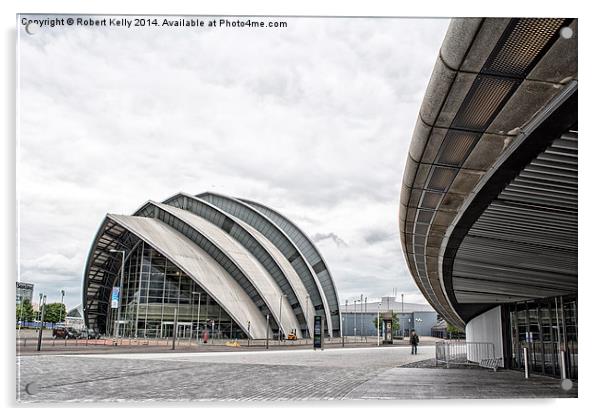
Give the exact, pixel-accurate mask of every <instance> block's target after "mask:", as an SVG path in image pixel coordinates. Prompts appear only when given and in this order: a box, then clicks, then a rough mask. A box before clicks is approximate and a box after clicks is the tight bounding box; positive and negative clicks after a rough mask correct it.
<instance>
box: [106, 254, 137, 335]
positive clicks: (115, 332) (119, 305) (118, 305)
mask: <svg viewBox="0 0 602 416" xmlns="http://www.w3.org/2000/svg"><path fill="white" fill-rule="evenodd" d="M109 251H110V252H111V253H121V276H120V278H119V298H118V299H117V321H115V329H114V330H113V337H115V338H119V324H120V323H121V298H122V296H123V293H122V290H123V268H124V265H125V250H115V249H113V248H112V249H111V250H109ZM136 329H138V328H136Z"/></svg>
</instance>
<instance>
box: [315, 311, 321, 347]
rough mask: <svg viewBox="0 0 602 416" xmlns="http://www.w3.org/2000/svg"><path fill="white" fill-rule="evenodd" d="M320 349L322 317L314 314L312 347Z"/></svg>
mask: <svg viewBox="0 0 602 416" xmlns="http://www.w3.org/2000/svg"><path fill="white" fill-rule="evenodd" d="M316 348H320V349H322V317H321V316H318V315H316V316H314V349H316Z"/></svg>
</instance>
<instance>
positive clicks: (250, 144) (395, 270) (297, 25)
mask: <svg viewBox="0 0 602 416" xmlns="http://www.w3.org/2000/svg"><path fill="white" fill-rule="evenodd" d="M288 22H289V27H288V28H287V29H279V30H263V31H261V30H229V31H224V30H184V29H179V30H164V29H159V30H142V29H137V30H105V29H102V28H101V29H79V30H76V29H74V28H55V29H54V30H41V31H40V32H39V33H38V34H36V35H34V36H25V37H24V35H23V34H22V35H21V38H20V47H19V69H20V73H19V77H20V120H19V128H20V141H19V145H20V146H19V151H20V158H19V160H18V193H19V209H20V224H19V226H20V248H21V251H20V253H21V256H20V267H21V273H22V275H21V278H22V280H26V279H29V280H31V281H32V282H33V283H35V284H36V285H37V288H39V289H41V290H48V291H57V290H58V289H57V286H59V285H70V287H71V288H72V292H73V293H68V301H70V302H71V303H72V304H74V303H77V302H79V300H80V297H81V293H80V292H79V291H80V290H81V281H82V275H81V274H82V271H83V267H84V263H85V260H86V256H87V254H88V250H89V248H90V244H91V243H92V239H93V237H94V235H95V233H96V229H97V227H98V225H99V224H100V222H101V220H102V218H103V216H104V215H105V213H106V212H115V213H124V214H125V213H131V212H133V211H134V210H135V209H136V208H137V207H138V206H140V205H141V204H142V203H143V202H144V201H146V200H148V199H153V200H162V199H164V198H166V197H168V196H170V195H172V194H174V193H176V192H178V191H186V192H189V193H200V192H203V191H205V190H215V191H219V192H222V193H225V194H229V195H233V196H240V197H246V198H249V199H254V200H257V201H260V202H262V203H265V204H266V205H268V206H273V207H274V208H276V209H277V210H279V211H281V212H283V213H284V214H286V215H287V216H289V217H290V218H291V219H292V220H294V221H295V222H297V223H298V224H299V225H300V226H301V228H303V229H304V231H305V232H306V233H307V234H308V235H336V236H338V237H339V238H341V239H342V240H343V241H345V242H346V244H347V245H336V244H331V243H332V240H322V241H319V243H318V245H319V247H320V249H321V250H322V251H323V254H324V255H325V257H326V260H327V262H328V264H329V268H330V270H331V272H332V273H333V275H334V278H335V283H336V285H337V288H338V290H339V292H340V296H341V298H342V299H345V298H348V297H351V296H354V295H359V293H360V292H361V291H364V292H366V293H364V294H367V295H369V296H372V297H378V296H381V295H385V294H389V293H391V292H392V290H393V288H394V287H396V288H398V291H399V292H401V291H405V293H408V296H410V297H412V296H415V297H418V298H420V295H419V292H418V291H417V288H416V286H415V284H414V282H413V281H412V279H411V277H410V276H409V273H408V271H407V270H406V266H405V261H404V259H403V254H402V252H401V248H400V245H399V235H398V231H397V210H398V206H397V204H398V200H399V185H400V182H401V176H402V173H403V166H404V162H405V158H406V155H407V148H408V144H409V140H410V137H411V133H412V130H413V127H414V122H415V119H416V115H417V112H418V108H419V106H420V103H421V100H422V94H423V93H424V89H425V87H426V84H427V82H428V79H429V77H430V73H431V71H432V67H433V64H434V62H435V59H436V56H437V53H438V49H439V46H440V44H441V41H442V39H443V36H444V33H445V29H446V27H447V24H448V22H447V21H446V20H443V19H431V20H425V19H424V20H423V19H316V18H314V19H308V18H299V19H288ZM318 240H319V239H318Z"/></svg>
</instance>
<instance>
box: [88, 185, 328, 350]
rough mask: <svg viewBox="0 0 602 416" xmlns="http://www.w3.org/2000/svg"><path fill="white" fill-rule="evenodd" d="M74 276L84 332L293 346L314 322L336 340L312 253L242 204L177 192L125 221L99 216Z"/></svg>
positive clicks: (280, 221) (305, 241) (280, 225)
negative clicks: (290, 337) (79, 280)
mask: <svg viewBox="0 0 602 416" xmlns="http://www.w3.org/2000/svg"><path fill="white" fill-rule="evenodd" d="M122 266H123V267H122ZM122 272H123V277H122ZM84 273H85V274H84V288H83V305H84V316H85V321H86V325H87V326H88V327H90V328H94V329H97V330H98V331H100V332H101V333H106V334H114V333H119V334H120V335H121V336H136V337H151V338H152V337H168V336H171V335H172V334H173V331H174V329H175V330H176V331H178V336H181V337H188V336H190V337H193V336H195V337H196V336H198V334H199V333H204V331H205V330H207V331H211V333H212V334H213V336H214V337H222V338H246V337H249V338H252V339H261V338H264V339H265V338H266V337H268V338H272V337H276V336H277V335H279V334H290V333H294V334H296V335H297V337H299V338H303V337H312V336H313V333H312V332H313V327H312V326H313V321H314V316H316V315H318V316H321V317H322V322H323V325H324V334H325V335H326V336H331V337H336V336H339V334H340V313H339V307H338V305H339V301H338V296H337V293H336V289H335V285H334V282H333V279H332V276H331V274H330V272H329V270H328V267H327V265H326V262H325V261H324V259H323V258H322V256H321V255H320V253H319V251H318V249H317V248H316V246H315V245H314V244H313V243H312V242H311V240H310V239H309V238H308V237H307V236H306V235H305V234H304V233H303V231H301V230H300V229H299V228H298V227H297V226H296V225H295V224H293V223H292V222H291V221H290V220H288V219H287V218H286V217H284V216H283V215H282V214H280V213H278V212H276V211H275V210H273V209H271V208H268V207H266V206H264V205H262V204H259V203H256V202H252V201H248V200H243V199H238V198H231V197H228V196H224V195H219V194H216V193H212V192H207V193H203V194H200V195H197V196H193V195H188V194H184V193H179V194H177V195H175V196H173V197H171V198H169V199H167V200H165V201H164V202H162V203H158V202H153V201H148V202H147V203H146V204H144V205H143V206H142V207H141V208H140V209H138V210H137V211H136V212H135V213H134V214H133V215H114V214H107V216H106V217H105V219H104V221H103V222H102V224H101V226H100V228H99V230H98V232H97V234H96V238H95V239H94V242H93V244H92V248H91V250H90V254H89V257H88V260H87V263H86V268H85V272H84ZM116 288H119V291H118V290H117V289H116ZM118 293H119V294H118Z"/></svg>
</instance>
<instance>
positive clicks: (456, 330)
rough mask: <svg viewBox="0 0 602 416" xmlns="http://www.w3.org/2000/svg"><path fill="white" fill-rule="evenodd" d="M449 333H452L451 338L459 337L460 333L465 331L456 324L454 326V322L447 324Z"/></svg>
mask: <svg viewBox="0 0 602 416" xmlns="http://www.w3.org/2000/svg"><path fill="white" fill-rule="evenodd" d="M447 333H448V334H449V335H450V337H451V338H453V337H456V338H457V337H458V335H460V334H464V331H462V330H461V329H459V328H456V327H455V326H453V325H452V324H449V323H448V324H447Z"/></svg>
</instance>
